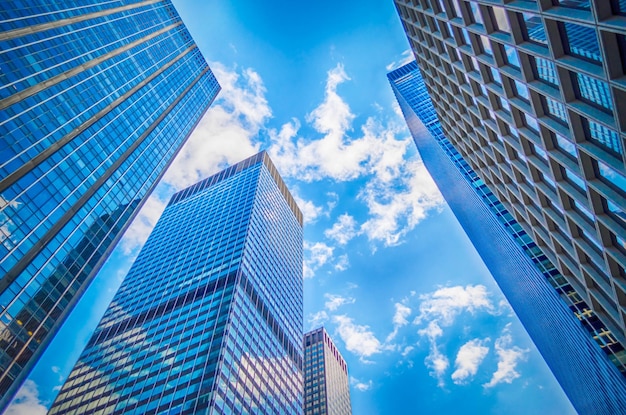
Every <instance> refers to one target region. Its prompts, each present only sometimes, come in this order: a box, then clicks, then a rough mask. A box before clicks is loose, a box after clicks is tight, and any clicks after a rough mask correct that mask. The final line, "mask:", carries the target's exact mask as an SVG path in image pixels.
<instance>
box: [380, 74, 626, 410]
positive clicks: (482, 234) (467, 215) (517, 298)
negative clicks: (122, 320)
mask: <svg viewBox="0 0 626 415" xmlns="http://www.w3.org/2000/svg"><path fill="white" fill-rule="evenodd" d="M388 78H389V81H390V83H391V85H392V89H393V91H394V93H395V95H396V97H397V99H398V103H399V104H400V108H401V109H402V112H403V114H404V117H405V119H406V121H407V124H408V126H409V129H410V131H411V134H412V136H413V138H414V141H415V143H416V145H417V148H418V150H419V153H420V155H421V157H422V159H423V161H424V164H425V166H426V167H427V169H428V170H429V172H430V174H431V175H432V177H433V179H434V180H435V183H436V184H437V186H438V187H439V189H440V190H441V193H442V194H443V196H444V198H445V199H446V201H447V202H448V204H449V205H450V208H451V209H452V211H453V212H454V214H455V216H456V217H457V219H458V220H459V222H460V224H461V225H462V226H463V228H464V230H465V232H466V233H467V235H468V236H469V238H470V240H471V241H472V243H473V245H474V246H475V248H476V250H477V251H478V253H479V254H480V255H481V258H482V259H483V261H484V262H485V264H486V265H487V267H488V269H489V270H490V271H491V273H492V275H493V276H494V279H495V280H496V282H497V283H498V285H499V286H500V288H501V289H502V291H503V293H504V295H505V296H506V297H507V299H508V300H509V302H510V304H511V306H512V307H513V309H514V310H515V312H516V314H517V315H518V317H519V318H520V320H521V322H522V324H523V325H524V326H525V328H526V330H527V332H528V333H529V335H530V336H531V338H532V339H533V341H534V343H535V345H536V346H537V348H538V350H539V351H540V353H541V354H542V356H543V357H544V359H545V361H546V363H547V364H548V366H549V367H550V369H551V370H552V372H553V374H554V375H555V377H556V378H557V380H558V381H559V383H560V384H561V386H562V388H563V390H564V391H565V393H566V394H567V396H568V397H569V398H570V400H571V402H572V404H573V405H574V407H575V408H576V409H577V411H578V412H579V413H581V414H603V413H621V412H623V411H624V410H626V378H625V377H624V376H623V375H622V374H621V373H620V371H621V372H624V368H625V363H624V362H625V360H626V352H625V351H624V347H623V345H622V344H621V343H620V342H619V341H617V339H616V338H615V336H614V335H613V334H612V333H611V332H610V331H609V330H608V329H607V327H606V326H605V325H604V324H603V323H602V321H601V320H600V319H599V318H598V316H597V315H596V314H595V313H594V312H593V311H592V310H591V309H590V307H589V305H588V304H587V303H586V302H585V301H584V300H583V298H582V297H581V296H580V295H579V294H578V293H577V292H576V291H575V290H574V288H573V287H572V286H571V285H570V284H569V283H568V281H567V279H566V278H565V277H564V276H563V275H562V274H561V273H560V272H559V270H558V269H557V268H556V267H555V265H554V264H553V263H552V262H551V261H550V259H549V258H548V257H547V256H546V255H545V254H544V252H543V251H542V250H541V249H540V248H539V247H538V246H537V244H536V243H535V242H534V241H533V240H532V238H531V237H530V236H529V234H528V233H527V232H526V231H525V230H524V228H523V227H522V226H521V225H520V224H519V223H518V222H517V220H516V219H515V217H514V216H513V215H512V214H511V213H510V212H509V211H508V210H507V208H506V207H505V205H504V204H503V203H502V202H500V200H499V199H498V197H497V196H496V195H495V194H494V193H493V192H492V191H491V190H490V188H489V186H487V185H486V183H485V182H484V180H482V179H481V178H480V176H479V175H478V174H477V173H476V172H475V171H474V170H473V169H472V167H471V166H470V165H469V163H468V162H467V161H466V160H465V158H464V157H463V156H462V155H461V154H460V153H459V152H458V151H457V150H456V148H455V147H454V146H453V145H452V143H451V142H450V141H449V140H448V139H447V137H446V135H445V134H444V132H443V129H442V124H441V123H440V122H439V119H438V116H437V113H436V112H435V107H434V105H433V103H432V101H431V99H430V97H429V94H428V90H427V88H426V85H425V83H424V80H423V78H422V76H421V74H420V70H419V69H418V67H417V64H416V62H411V63H409V64H407V65H405V66H403V67H401V68H399V69H397V70H395V71H392V72H390V73H389V74H388Z"/></svg>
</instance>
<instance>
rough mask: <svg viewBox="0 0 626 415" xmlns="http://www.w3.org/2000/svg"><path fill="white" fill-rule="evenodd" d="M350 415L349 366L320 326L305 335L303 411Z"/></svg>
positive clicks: (328, 414) (319, 413) (317, 414)
mask: <svg viewBox="0 0 626 415" xmlns="http://www.w3.org/2000/svg"><path fill="white" fill-rule="evenodd" d="M324 414H325V415H351V414H352V405H351V403H350V382H349V381H348V367H347V365H346V361H345V360H343V357H342V356H341V353H339V350H337V347H335V343H333V340H332V339H331V338H330V336H328V333H326V330H325V329H324V328H323V327H321V328H319V329H316V330H313V331H310V332H308V333H306V334H305V335H304V415H324Z"/></svg>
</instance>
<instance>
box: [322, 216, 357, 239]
mask: <svg viewBox="0 0 626 415" xmlns="http://www.w3.org/2000/svg"><path fill="white" fill-rule="evenodd" d="M357 234H358V231H357V222H356V220H355V219H354V217H352V216H350V215H349V214H347V213H344V214H343V215H341V216H339V218H338V219H337V222H335V224H334V225H333V226H332V228H330V229H326V230H325V231H324V235H325V236H326V237H327V238H329V239H332V240H334V241H335V242H337V243H338V244H339V245H345V244H347V243H348V242H350V240H351V239H352V238H354V237H355V236H356V235H357Z"/></svg>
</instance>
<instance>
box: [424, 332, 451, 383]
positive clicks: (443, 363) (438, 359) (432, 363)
mask: <svg viewBox="0 0 626 415" xmlns="http://www.w3.org/2000/svg"><path fill="white" fill-rule="evenodd" d="M424 363H425V364H426V367H427V368H429V369H430V375H431V376H432V377H434V378H436V379H437V386H439V387H440V388H443V387H444V386H445V382H444V380H443V376H444V374H445V372H446V371H447V370H448V367H450V361H449V360H448V358H447V357H446V356H445V355H444V354H443V353H441V352H440V351H439V346H438V345H437V344H436V343H432V347H431V349H430V353H429V354H428V356H426V359H424Z"/></svg>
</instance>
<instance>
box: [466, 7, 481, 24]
mask: <svg viewBox="0 0 626 415" xmlns="http://www.w3.org/2000/svg"><path fill="white" fill-rule="evenodd" d="M469 6H470V9H471V11H472V16H471V18H472V22H473V23H476V24H479V25H481V26H483V18H482V16H481V14H480V7H479V6H478V4H476V3H474V2H473V1H470V2H469Z"/></svg>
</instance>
